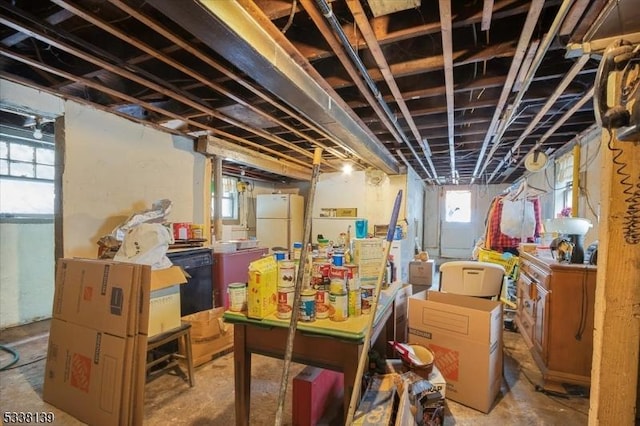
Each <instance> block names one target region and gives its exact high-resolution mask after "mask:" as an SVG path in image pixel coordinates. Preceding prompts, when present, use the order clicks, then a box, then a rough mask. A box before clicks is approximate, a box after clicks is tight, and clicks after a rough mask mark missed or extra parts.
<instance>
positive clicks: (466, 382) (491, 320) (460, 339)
mask: <svg viewBox="0 0 640 426" xmlns="http://www.w3.org/2000/svg"><path fill="white" fill-rule="evenodd" d="M409 343H416V344H421V345H424V346H426V347H428V348H429V349H431V350H432V351H433V352H434V354H435V364H436V366H437V367H438V369H439V370H440V371H441V372H442V374H443V376H444V378H445V379H446V381H447V390H446V397H447V398H450V399H452V400H454V401H457V402H459V403H461V404H464V405H467V406H469V407H471V408H475V409H477V410H480V411H482V412H484V413H488V412H489V411H490V410H491V407H492V405H493V402H494V400H495V398H496V396H497V394H498V392H499V391H500V384H501V380H502V304H501V303H500V302H494V301H491V300H486V299H480V298H475V297H467V296H460V295H456V294H450V293H440V292H435V291H429V292H420V293H417V294H415V295H413V296H411V297H410V298H409Z"/></svg>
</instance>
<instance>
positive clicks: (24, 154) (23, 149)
mask: <svg viewBox="0 0 640 426" xmlns="http://www.w3.org/2000/svg"><path fill="white" fill-rule="evenodd" d="M10 155H11V159H12V160H19V161H33V147H32V146H27V145H19V144H17V143H12V144H11V153H10Z"/></svg>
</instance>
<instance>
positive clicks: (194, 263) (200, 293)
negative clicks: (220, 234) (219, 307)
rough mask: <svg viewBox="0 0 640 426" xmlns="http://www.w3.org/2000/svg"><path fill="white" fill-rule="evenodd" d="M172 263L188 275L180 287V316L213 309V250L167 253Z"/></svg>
mask: <svg viewBox="0 0 640 426" xmlns="http://www.w3.org/2000/svg"><path fill="white" fill-rule="evenodd" d="M167 257H168V258H169V260H171V262H172V263H173V264H174V265H176V266H180V267H182V269H183V270H184V271H185V272H186V273H187V274H188V276H187V283H186V284H182V285H181V286H180V316H185V315H189V314H193V313H196V312H201V311H206V310H208V309H212V308H213V273H212V265H213V253H212V251H211V249H195V250H183V251H177V252H173V253H171V252H170V253H167Z"/></svg>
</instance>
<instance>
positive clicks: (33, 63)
mask: <svg viewBox="0 0 640 426" xmlns="http://www.w3.org/2000/svg"><path fill="white" fill-rule="evenodd" d="M0 55H3V56H5V57H7V58H10V59H13V60H15V61H18V62H22V63H24V64H26V65H29V66H31V67H35V68H40V69H42V70H44V71H46V72H49V73H51V74H54V75H57V76H59V77H62V78H67V79H74V78H75V79H76V80H78V82H80V83H82V84H83V85H85V86H87V87H90V88H92V89H96V90H98V91H101V92H104V93H107V94H108V95H110V96H113V97H114V98H119V99H122V100H124V101H127V102H129V103H132V104H138V105H140V106H142V107H144V108H146V109H148V110H149V111H154V112H157V113H158V114H162V115H165V116H166V117H170V118H173V119H176V120H184V121H185V122H187V123H188V124H189V125H191V126H193V127H194V128H198V129H201V130H205V131H209V132H211V133H214V134H218V135H220V136H221V137H226V138H227V139H233V140H235V141H236V142H239V143H244V144H247V145H250V146H252V147H253V148H254V149H256V150H258V151H260V150H263V151H266V152H269V153H270V154H273V155H276V156H280V157H282V158H284V159H286V160H289V161H291V162H294V163H298V164H300V165H303V166H304V165H306V164H308V162H304V161H300V160H298V159H296V158H293V157H290V156H287V155H285V154H282V153H280V152H278V151H275V150H271V149H268V148H266V147H263V146H261V145H260V144H257V143H252V142H250V141H247V140H244V139H241V138H238V137H237V136H235V135H232V134H229V133H227V132H222V131H220V130H219V129H215V128H213V127H211V126H208V125H206V124H203V123H200V122H198V121H194V120H186V119H185V118H184V117H183V116H182V115H180V114H175V113H172V112H171V111H167V110H165V109H163V108H159V107H157V106H155V105H154V104H152V103H149V102H143V101H140V100H139V99H136V98H134V97H132V96H129V95H127V94H125V93H121V92H118V91H116V90H114V89H111V88H109V87H106V86H104V85H102V84H100V83H97V82H95V81H94V80H90V79H86V78H83V77H79V76H75V75H73V74H70V73H68V72H66V71H62V70H60V69H57V68H54V67H52V66H50V65H45V64H42V63H40V62H38V61H35V60H33V59H31V58H28V57H26V56H23V55H20V54H17V53H14V52H12V51H10V50H9V49H5V48H4V47H0ZM166 130H167V131H170V129H166Z"/></svg>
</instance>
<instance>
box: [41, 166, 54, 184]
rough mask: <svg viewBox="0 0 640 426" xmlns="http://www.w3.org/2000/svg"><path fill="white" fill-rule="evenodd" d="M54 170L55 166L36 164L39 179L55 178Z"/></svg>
mask: <svg viewBox="0 0 640 426" xmlns="http://www.w3.org/2000/svg"><path fill="white" fill-rule="evenodd" d="M54 171H55V169H54V167H53V166H44V165H42V164H36V177H37V178H38V179H50V180H53V173H54Z"/></svg>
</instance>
